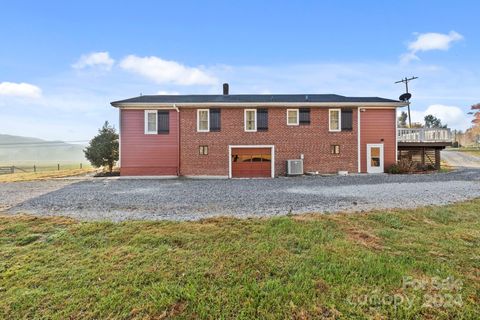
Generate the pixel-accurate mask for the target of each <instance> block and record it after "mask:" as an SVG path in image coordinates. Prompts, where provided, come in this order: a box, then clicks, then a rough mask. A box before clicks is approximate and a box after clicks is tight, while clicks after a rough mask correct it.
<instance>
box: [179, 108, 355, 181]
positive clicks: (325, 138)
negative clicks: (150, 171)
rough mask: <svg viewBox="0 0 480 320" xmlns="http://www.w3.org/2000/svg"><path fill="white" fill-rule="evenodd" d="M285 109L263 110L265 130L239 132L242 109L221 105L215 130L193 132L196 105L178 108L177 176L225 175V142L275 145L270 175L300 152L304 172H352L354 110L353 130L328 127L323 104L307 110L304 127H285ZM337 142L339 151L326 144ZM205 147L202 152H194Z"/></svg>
mask: <svg viewBox="0 0 480 320" xmlns="http://www.w3.org/2000/svg"><path fill="white" fill-rule="evenodd" d="M286 110H287V108H269V110H268V125H269V127H268V131H266V132H245V131H244V109H243V108H222V110H221V131H220V132H197V129H196V123H197V122H196V117H197V112H196V109H190V108H182V109H181V112H180V136H181V138H180V139H181V140H180V150H181V151H180V163H181V164H180V174H181V175H221V176H227V175H228V164H229V159H228V146H229V145H275V175H276V176H278V175H285V173H286V160H288V159H299V158H300V154H303V155H304V157H305V158H304V170H305V171H319V172H321V173H336V172H337V171H339V170H347V171H349V172H357V170H358V164H357V161H358V160H357V159H358V155H357V152H358V149H357V132H358V130H357V110H356V109H354V110H353V130H352V131H342V132H329V131H328V108H311V109H310V125H301V126H287V123H286ZM333 144H336V145H340V154H338V155H335V154H331V152H330V146H331V145H333ZM200 145H207V146H208V148H209V154H208V155H200V154H199V146H200Z"/></svg>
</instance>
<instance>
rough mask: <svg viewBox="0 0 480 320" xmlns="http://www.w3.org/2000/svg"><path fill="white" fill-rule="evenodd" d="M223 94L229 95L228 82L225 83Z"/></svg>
mask: <svg viewBox="0 0 480 320" xmlns="http://www.w3.org/2000/svg"><path fill="white" fill-rule="evenodd" d="M223 95H224V96H228V83H224V84H223Z"/></svg>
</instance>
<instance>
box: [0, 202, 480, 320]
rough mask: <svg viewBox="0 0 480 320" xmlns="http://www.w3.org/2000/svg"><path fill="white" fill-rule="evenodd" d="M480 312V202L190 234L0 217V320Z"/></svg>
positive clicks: (165, 226) (225, 226)
mask: <svg viewBox="0 0 480 320" xmlns="http://www.w3.org/2000/svg"><path fill="white" fill-rule="evenodd" d="M413 284H414V285H413ZM392 301H395V303H393V302H392ZM479 304H480V200H475V201H472V202H466V203H461V204H456V205H451V206H446V207H432V208H425V209H418V210H412V211H406V210H405V211H388V212H372V213H367V214H351V215H327V216H325V215H306V216H298V217H295V216H291V217H281V218H273V219H249V220H236V219H226V218H222V219H220V218H219V219H210V220H206V221H202V222H182V223H175V222H124V223H109V222H75V221H72V220H67V219H61V218H34V217H29V216H15V217H13V216H5V215H4V216H0V318H5V319H17V318H24V319H32V318H53V319H67V318H71V319H99V318H102V319H103V318H111V319H164V318H177V317H178V318H180V319H191V318H200V319H232V318H240V319H254V318H266V319H283V318H287V319H292V318H293V319H319V318H331V319H334V318H345V319H347V318H377V319H393V318H396V319H411V318H427V319H433V318H435V319H437V318H438V319H453V318H456V319H478V318H480V308H479Z"/></svg>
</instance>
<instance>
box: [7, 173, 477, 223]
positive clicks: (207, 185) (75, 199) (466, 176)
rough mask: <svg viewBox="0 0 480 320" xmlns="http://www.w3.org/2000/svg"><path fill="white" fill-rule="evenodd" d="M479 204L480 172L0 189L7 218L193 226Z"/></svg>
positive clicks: (38, 184)
mask: <svg viewBox="0 0 480 320" xmlns="http://www.w3.org/2000/svg"><path fill="white" fill-rule="evenodd" d="M475 197H480V170H479V169H461V170H458V171H454V172H450V173H436V174H419V175H387V174H380V175H350V176H344V177H341V176H315V177H308V176H305V177H292V178H277V179H258V180H248V179H246V180H191V179H176V180H157V179H154V180H152V179H132V180H123V179H115V178H113V179H112V178H85V179H84V180H50V181H32V182H17V183H3V184H2V183H0V209H1V208H2V206H3V208H4V210H5V209H6V212H7V213H30V214H36V215H62V216H70V217H74V218H77V219H82V220H111V221H123V220H138V219H148V220H198V219H202V218H206V217H212V216H235V217H263V216H276V215H285V214H288V213H292V214H300V213H307V212H324V213H327V212H358V211H365V210H372V209H383V208H414V207H419V206H426V205H444V204H448V203H452V202H456V201H463V200H467V199H472V198H475Z"/></svg>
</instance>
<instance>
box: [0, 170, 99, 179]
mask: <svg viewBox="0 0 480 320" xmlns="http://www.w3.org/2000/svg"><path fill="white" fill-rule="evenodd" d="M91 172H95V169H92V168H88V169H68V170H55V171H42V172H19V173H13V174H2V175H0V182H18V181H34V180H48V179H54V178H65V177H72V176H80V175H84V174H87V173H91Z"/></svg>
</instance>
